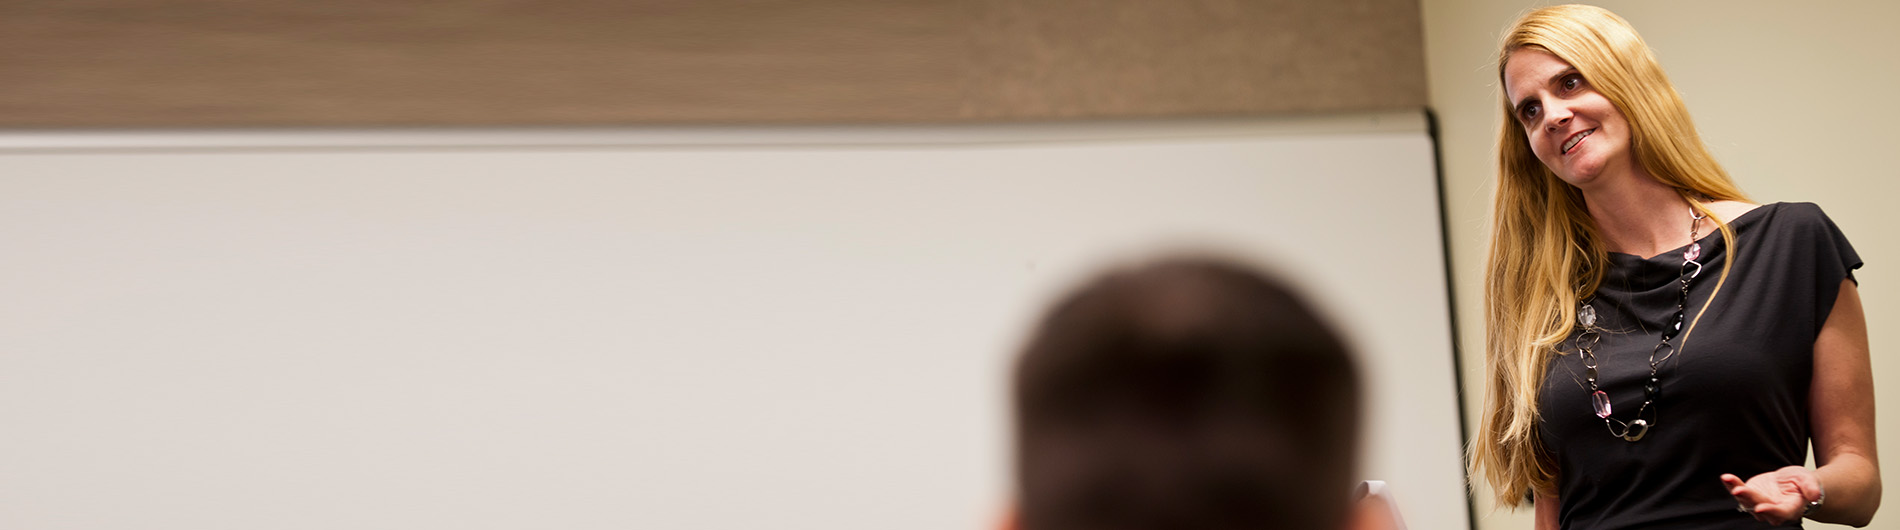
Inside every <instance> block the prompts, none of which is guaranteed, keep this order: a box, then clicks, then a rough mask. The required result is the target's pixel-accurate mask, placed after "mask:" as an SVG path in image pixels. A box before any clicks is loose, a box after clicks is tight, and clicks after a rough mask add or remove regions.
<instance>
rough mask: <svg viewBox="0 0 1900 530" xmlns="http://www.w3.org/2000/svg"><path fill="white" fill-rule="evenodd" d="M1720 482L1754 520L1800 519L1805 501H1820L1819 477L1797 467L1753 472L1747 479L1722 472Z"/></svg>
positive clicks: (1770, 521)
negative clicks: (1757, 473)
mask: <svg viewBox="0 0 1900 530" xmlns="http://www.w3.org/2000/svg"><path fill="white" fill-rule="evenodd" d="M1722 485H1724V486H1727V487H1728V494H1729V495H1734V496H1735V502H1736V504H1737V505H1739V507H1740V509H1741V510H1743V511H1746V512H1749V513H1751V514H1753V515H1754V516H1755V520H1757V521H1762V522H1765V523H1768V524H1772V525H1779V524H1783V523H1787V522H1789V521H1795V520H1799V519H1801V516H1802V513H1803V512H1805V511H1807V509H1808V503H1810V502H1814V501H1819V500H1821V492H1822V490H1821V479H1820V477H1817V476H1815V475H1814V471H1813V470H1810V469H1808V468H1805V467H1801V466H1788V467H1784V468H1781V469H1777V470H1774V471H1770V472H1767V473H1762V474H1760V475H1755V476H1754V477H1751V478H1749V479H1748V481H1747V482H1743V481H1742V479H1741V477H1737V476H1735V475H1729V474H1724V475H1722Z"/></svg>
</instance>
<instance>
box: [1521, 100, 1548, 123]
mask: <svg viewBox="0 0 1900 530" xmlns="http://www.w3.org/2000/svg"><path fill="white" fill-rule="evenodd" d="M1543 110H1544V106H1543V105H1542V104H1538V103H1525V104H1524V106H1523V107H1519V108H1518V109H1517V114H1518V117H1521V118H1523V119H1524V121H1530V120H1532V119H1534V118H1536V117H1537V113H1538V112H1542V111H1543Z"/></svg>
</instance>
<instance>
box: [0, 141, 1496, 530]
mask: <svg viewBox="0 0 1900 530" xmlns="http://www.w3.org/2000/svg"><path fill="white" fill-rule="evenodd" d="M1432 157H1433V153H1432V144H1431V140H1430V138H1429V137H1428V135H1427V133H1426V130H1425V125H1424V120H1423V118H1422V116H1419V115H1416V114H1411V113H1405V114H1386V115H1355V116H1335V117H1313V118H1301V119H1281V120H1241V121H1199V122H1156V123H1094V124H1086V123H1085V124H1071V125H1018V126H1006V125H995V126H946V127H924V126H919V127H824V128H818V127H808V128H796V127H788V128H730V129H722V128H692V129H663V128H662V129H639V130H620V129H613V130H610V129H595V130H589V129H578V130H555V131H548V130H542V131H521V130H513V131H511V130H485V131H331V132H323V131H278V132H244V131H234V132H198V133H183V132H173V133H163V132H158V133H152V132H139V133H132V132H93V133H85V132H78V133H53V132H15V133H7V134H0V249H4V259H3V261H0V426H4V427H0V429H4V431H0V434H4V435H0V527H6V528H36V529H60V528H88V529H141V530H146V529H174V528H175V529H194V530H209V529H246V530H251V529H259V528H269V529H302V528H310V529H335V528H352V529H414V528H456V529H491V528H492V529H502V528H509V529H518V528H563V529H577V528H667V529H722V530H723V529H735V528H811V529H819V528H824V529H835V528H847V529H866V530H871V529H878V530H883V529H891V528H906V529H926V530H928V529H940V530H953V529H954V530H969V529H973V528H987V527H991V526H993V524H994V523H995V521H996V519H997V518H998V517H999V516H1000V515H1001V514H1002V512H1003V510H1005V509H1006V508H1007V506H1008V502H1009V495H1010V491H1009V484H1010V483H1009V476H1008V471H1009V467H1008V464H1009V446H1008V435H1009V432H1008V428H1007V418H1008V408H1007V396H1006V389H1007V386H1006V377H1007V374H1008V370H1009V362H1010V358H1011V357H1012V355H1013V354H1014V353H1015V350H1016V349H1017V347H1018V346H1019V343H1020V341H1021V340H1022V339H1023V335H1024V334H1025V333H1026V332H1027V329H1028V326H1029V324H1030V323H1031V321H1032V319H1033V318H1034V317H1035V316H1036V315H1038V314H1039V313H1040V312H1041V311H1042V309H1043V305H1044V304H1046V303H1047V302H1048V301H1049V298H1050V297H1052V296H1053V295H1055V294H1057V293H1059V292H1061V291H1062V290H1063V289H1066V288H1067V287H1069V286H1071V285H1073V284H1074V283H1075V282H1077V281H1079V280H1081V279H1083V278H1084V277H1085V276H1086V275H1087V274H1089V273H1091V272H1094V271H1096V270H1098V269H1100V268H1101V267H1102V266H1105V265H1108V264H1110V263H1113V262H1114V261H1115V260H1119V259H1124V258H1128V257H1139V256H1143V255H1146V254H1145V253H1147V252H1150V251H1153V250H1156V249H1175V248H1191V249H1217V250H1221V251H1225V252H1227V253H1229V254H1234V255H1239V256H1242V257H1245V258H1248V259H1253V260H1257V261H1259V262H1262V263H1268V264H1272V265H1273V266H1275V268H1276V269H1278V270H1279V272H1281V273H1282V274H1284V275H1286V276H1288V277H1289V278H1292V279H1294V280H1295V282H1296V283H1297V284H1298V285H1300V286H1301V287H1302V288H1303V289H1304V290H1305V291H1306V292H1307V293H1309V295H1311V296H1312V297H1313V298H1316V301H1317V302H1318V303H1319V304H1320V305H1321V306H1323V307H1324V308H1325V309H1326V310H1327V311H1328V312H1329V313H1331V314H1332V316H1333V317H1334V319H1335V320H1336V321H1337V322H1338V323H1339V324H1340V325H1341V327H1343V328H1345V329H1346V331H1347V332H1348V333H1349V334H1350V335H1351V336H1352V337H1353V340H1354V342H1355V343H1356V344H1357V345H1358V346H1359V348H1360V349H1361V350H1362V352H1363V353H1364V355H1365V356H1366V362H1365V363H1364V364H1365V365H1366V366H1367V368H1368V370H1367V374H1366V375H1367V377H1368V379H1369V381H1368V384H1367V387H1368V388H1369V389H1370V391H1371V393H1370V396H1369V397H1370V398H1371V402H1372V408H1371V410H1370V411H1369V417H1368V429H1367V435H1368V437H1369V439H1368V443H1367V444H1366V446H1365V447H1366V450H1365V470H1364V472H1363V473H1362V474H1363V475H1365V476H1366V477H1368V478H1374V479H1380V480H1384V481H1386V482H1387V483H1388V484H1389V485H1390V486H1391V488H1392V491H1393V492H1394V493H1395V494H1396V498H1397V500H1398V501H1399V503H1400V508H1401V510H1402V512H1403V513H1404V514H1405V516H1406V518H1407V522H1408V523H1409V524H1410V525H1411V526H1412V527H1415V528H1468V527H1469V521H1468V516H1467V513H1468V512H1467V504H1466V501H1465V495H1464V486H1463V482H1462V480H1461V478H1460V477H1461V472H1460V469H1461V466H1460V463H1459V443H1460V439H1459V425H1458V416H1457V415H1458V411H1457V407H1458V402H1457V396H1456V392H1457V391H1456V387H1455V384H1454V373H1453V364H1452V363H1453V357H1452V353H1451V343H1452V341H1451V339H1450V336H1449V333H1450V331H1449V330H1450V326H1449V317H1448V312H1449V309H1448V308H1449V303H1448V302H1447V300H1446V287H1445V281H1446V280H1445V278H1446V277H1445V273H1444V269H1443V267H1444V258H1443V245H1442V240H1441V232H1440V223H1439V218H1440V217H1439V211H1438V200H1437V189H1436V184H1435V177H1434V170H1433V167H1434V166H1433V158H1432Z"/></svg>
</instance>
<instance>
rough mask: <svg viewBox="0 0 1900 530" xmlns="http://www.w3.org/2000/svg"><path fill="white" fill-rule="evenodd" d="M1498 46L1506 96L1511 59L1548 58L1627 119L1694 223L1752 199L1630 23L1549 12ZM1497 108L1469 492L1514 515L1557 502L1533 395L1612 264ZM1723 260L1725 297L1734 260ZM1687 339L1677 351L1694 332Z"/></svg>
mask: <svg viewBox="0 0 1900 530" xmlns="http://www.w3.org/2000/svg"><path fill="white" fill-rule="evenodd" d="M1501 44H1502V45H1501V46H1500V47H1499V53H1498V78H1499V79H1500V86H1502V79H1503V76H1504V68H1505V62H1506V61H1507V60H1509V58H1510V56H1511V54H1512V53H1513V52H1516V51H1518V50H1521V49H1525V48H1533V49H1540V50H1543V51H1547V52H1550V53H1551V54H1552V55H1555V56H1557V58H1559V59H1562V60H1563V61H1564V62H1567V63H1569V64H1570V65H1571V66H1573V67H1575V68H1576V69H1577V71H1578V72H1579V73H1580V74H1581V75H1582V76H1583V78H1584V79H1585V80H1587V81H1588V83H1589V84H1590V86H1592V87H1593V88H1595V89H1596V90H1597V91H1598V92H1599V93H1601V94H1602V95H1603V96H1604V98H1606V99H1608V100H1609V101H1610V103H1611V104H1613V105H1615V106H1616V109H1617V110H1618V111H1620V112H1622V113H1623V115H1624V116H1625V117H1626V118H1627V119H1628V121H1629V123H1630V125H1631V129H1632V135H1631V138H1630V149H1631V152H1632V153H1633V154H1634V156H1635V158H1636V161H1637V162H1638V163H1640V164H1642V167H1643V169H1645V170H1647V171H1648V172H1649V174H1650V175H1652V176H1654V177H1655V178H1656V180H1658V181H1660V182H1661V183H1663V184H1664V185H1667V186H1669V187H1671V188H1674V189H1676V191H1677V192H1678V193H1680V194H1682V196H1683V198H1684V199H1685V200H1686V201H1687V202H1688V203H1689V204H1690V205H1692V207H1693V208H1695V209H1696V210H1697V211H1698V212H1700V213H1702V214H1703V215H1709V214H1710V211H1709V209H1708V207H1707V206H1704V205H1703V204H1702V203H1701V201H1699V200H1697V199H1701V198H1707V199H1713V200H1746V197H1744V196H1743V195H1742V191H1741V190H1740V189H1738V188H1736V187H1735V184H1734V182H1732V181H1731V180H1730V179H1729V176H1728V172H1726V171H1724V170H1723V169H1722V166H1721V165H1720V164H1718V163H1716V161H1715V157H1714V156H1713V155H1711V154H1710V153H1709V151H1708V148H1707V147H1706V146H1704V145H1703V143H1702V139H1701V136H1700V135H1698V134H1697V133H1696V129H1695V124H1694V123H1692V122H1691V121H1690V119H1689V109H1688V107H1687V106H1685V105H1683V103H1682V96H1681V95H1680V94H1678V93H1677V92H1676V88H1675V85H1673V84H1671V83H1670V82H1669V78H1668V76H1666V75H1664V74H1663V70H1662V65H1660V64H1658V63H1657V61H1656V56H1655V54H1653V53H1651V52H1650V50H1649V46H1648V45H1646V44H1644V43H1643V39H1642V37H1640V36H1638V35H1637V34H1636V30H1635V29H1634V28H1632V27H1630V25H1629V22H1627V21H1624V20H1623V19H1622V18H1621V17H1618V16H1616V14H1614V13H1611V12H1609V11H1607V10H1604V9H1602V8H1598V7H1594V6H1584V5H1563V6H1553V7H1546V8H1542V9H1538V10H1535V11H1531V12H1529V13H1526V14H1525V15H1524V16H1523V17H1521V18H1519V19H1518V20H1517V22H1516V23H1515V24H1512V26H1511V28H1510V31H1509V32H1508V33H1506V34H1505V36H1504V39H1503V42H1502V43H1501ZM1499 99H1500V101H1502V102H1503V109H1504V112H1503V113H1502V115H1501V118H1502V121H1501V124H1500V126H1499V128H1498V181H1497V194H1496V196H1495V203H1494V204H1493V207H1492V227H1491V230H1492V231H1491V248H1490V255H1489V257H1488V258H1487V259H1486V260H1485V281H1484V313H1485V347H1484V349H1485V383H1486V389H1485V393H1484V395H1485V402H1484V412H1483V414H1482V416H1481V418H1480V427H1479V432H1478V436H1477V438H1476V439H1475V440H1473V441H1472V445H1471V448H1470V452H1471V454H1470V462H1471V469H1470V473H1471V477H1472V480H1471V482H1472V483H1473V484H1474V485H1475V484H1476V483H1477V482H1478V479H1479V478H1482V479H1484V480H1485V481H1487V482H1489V483H1490V485H1491V488H1492V490H1493V492H1494V493H1496V495H1497V502H1498V504H1499V505H1501V506H1511V507H1516V506H1519V505H1521V504H1522V503H1523V502H1524V500H1525V498H1526V497H1527V496H1529V495H1531V494H1532V493H1541V494H1545V495H1555V494H1556V479H1557V470H1556V469H1555V465H1554V463H1552V462H1550V461H1549V460H1548V459H1547V458H1546V457H1545V454H1544V449H1543V446H1542V443H1541V441H1540V440H1539V439H1538V434H1537V428H1538V427H1537V426H1538V421H1539V418H1538V415H1537V397H1538V391H1539V387H1540V386H1542V384H1543V381H1544V371H1545V368H1546V365H1547V363H1548V362H1549V361H1550V359H1551V357H1552V356H1553V355H1557V354H1558V353H1557V345H1558V344H1559V343H1561V342H1563V340H1564V339H1565V338H1567V337H1568V336H1569V335H1570V332H1571V322H1573V321H1574V320H1575V319H1576V312H1577V301H1578V299H1579V298H1580V297H1582V296H1586V295H1588V294H1590V293H1593V292H1595V291H1596V288H1597V285H1598V284H1600V283H1601V282H1602V281H1603V275H1604V271H1605V270H1606V269H1607V268H1608V262H1609V254H1608V251H1607V250H1606V248H1605V246H1604V241H1603V237H1602V235H1601V234H1600V233H1599V232H1598V231H1597V227H1596V222H1595V221H1594V220H1592V219H1591V217H1590V214H1589V213H1588V211H1587V210H1586V209H1585V206H1584V200H1583V194H1582V192H1580V191H1579V190H1578V189H1577V188H1575V187H1573V186H1570V185H1569V184H1567V183H1565V182H1564V181H1562V180H1560V179H1558V178H1557V175H1556V174H1555V173H1552V172H1551V171H1550V169H1548V168H1546V167H1544V165H1543V163H1542V162H1539V161H1538V159H1537V155H1536V154H1534V153H1532V152H1531V149H1530V144H1529V139H1528V138H1527V137H1526V136H1525V132H1524V129H1523V128H1522V125H1521V124H1519V123H1518V122H1517V120H1516V118H1515V117H1514V116H1513V113H1512V109H1511V103H1510V101H1509V97H1508V96H1503V97H1500V98H1499ZM1711 218H1713V216H1711ZM1716 226H1717V227H1718V228H1719V229H1720V230H1721V232H1722V239H1723V241H1724V242H1725V243H1726V244H1727V248H1730V249H1733V248H1734V244H1735V234H1734V231H1733V230H1731V229H1730V228H1729V226H1728V223H1726V222H1724V221H1723V220H1720V219H1716ZM1724 255H1725V256H1726V257H1727V260H1725V261H1724V262H1723V266H1722V274H1721V278H1720V279H1718V280H1717V282H1716V290H1717V291H1718V292H1719V291H1720V289H1721V285H1722V282H1723V281H1725V280H1727V278H1728V267H1729V265H1730V264H1731V263H1732V261H1733V259H1734V258H1733V256H1734V255H1735V253H1734V252H1725V253H1724ZM1713 299H1714V297H1713V296H1711V297H1710V300H1711V301H1712V300H1713ZM1707 307H1708V305H1707V304H1706V303H1705V304H1704V306H1703V308H1704V309H1707ZM1701 313H1702V312H1698V313H1697V317H1696V318H1697V320H1700V318H1701V316H1700V315H1701ZM1694 327H1695V326H1694V323H1691V324H1690V326H1689V329H1690V330H1691V331H1693V330H1694ZM1682 340H1683V341H1684V342H1683V343H1679V344H1678V346H1681V345H1683V344H1684V343H1686V341H1687V340H1688V332H1687V331H1685V332H1684V334H1683V336H1682Z"/></svg>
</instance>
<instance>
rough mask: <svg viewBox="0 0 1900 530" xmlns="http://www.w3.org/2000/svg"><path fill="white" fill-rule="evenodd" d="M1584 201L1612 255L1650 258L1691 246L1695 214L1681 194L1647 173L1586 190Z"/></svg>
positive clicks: (1629, 176)
mask: <svg viewBox="0 0 1900 530" xmlns="http://www.w3.org/2000/svg"><path fill="white" fill-rule="evenodd" d="M1583 200H1584V204H1585V206H1586V208H1588V210H1589V212H1590V217H1591V218H1593V219H1595V220H1596V223H1597V229H1598V230H1599V231H1601V233H1602V234H1603V239H1604V243H1605V244H1607V245H1608V246H1609V248H1608V249H1607V250H1609V251H1610V252H1620V253H1623V254H1634V255H1637V256H1641V257H1645V258H1648V257H1653V256H1656V255H1658V254H1662V253H1663V252H1665V251H1668V250H1670V249H1674V248H1676V247H1680V246H1683V245H1687V244H1689V243H1690V240H1689V225H1690V222H1691V221H1690V219H1691V216H1692V215H1693V214H1694V212H1695V210H1694V209H1693V208H1691V207H1690V206H1689V204H1688V203H1687V202H1684V201H1683V199H1682V194H1681V193H1678V192H1677V191H1676V190H1675V189H1674V188H1671V187H1669V186H1667V185H1664V184H1663V183H1661V182H1658V181H1657V180H1656V179H1655V178H1653V177H1650V176H1649V175H1648V174H1646V173H1643V172H1640V171H1638V172H1635V173H1634V174H1630V175H1627V177H1626V178H1622V179H1615V180H1612V181H1608V182H1602V183H1600V185H1598V186H1593V187H1591V188H1588V189H1584V190H1583ZM1703 228H1707V226H1706V225H1705V226H1704V227H1703Z"/></svg>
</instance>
